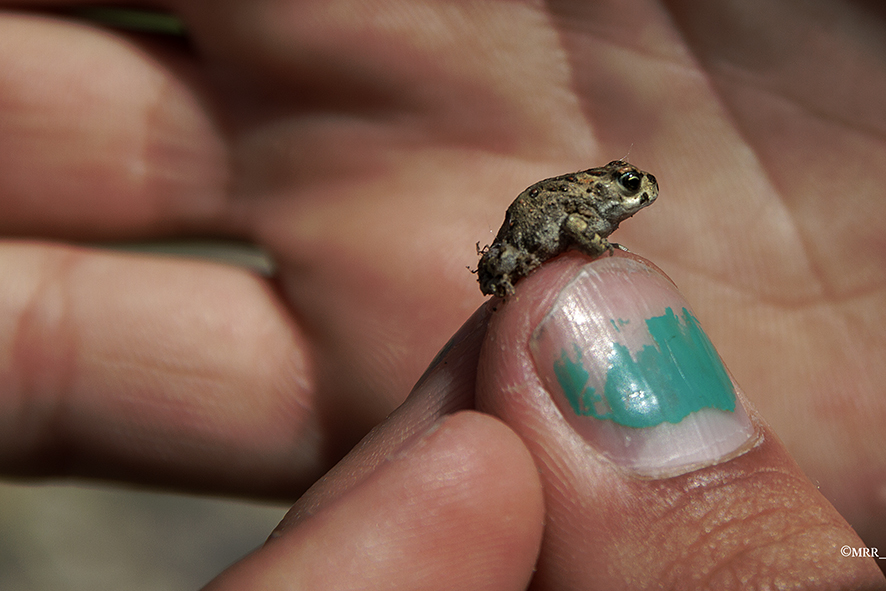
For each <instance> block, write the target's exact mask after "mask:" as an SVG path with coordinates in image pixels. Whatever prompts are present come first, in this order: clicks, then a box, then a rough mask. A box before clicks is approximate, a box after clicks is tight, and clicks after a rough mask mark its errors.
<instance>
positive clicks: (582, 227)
mask: <svg viewBox="0 0 886 591" xmlns="http://www.w3.org/2000/svg"><path fill="white" fill-rule="evenodd" d="M563 231H564V232H565V233H566V235H568V236H569V237H570V238H571V239H572V240H573V242H574V243H575V245H576V246H577V247H578V248H579V250H581V251H582V252H584V253H585V254H587V255H590V256H592V257H596V256H600V255H601V254H603V253H604V252H606V251H607V250H612V245H611V244H609V241H608V240H606V238H604V237H603V236H600V234H598V233H597V232H595V231H594V230H593V229H592V227H591V222H590V220H588V218H586V217H585V216H583V215H581V214H578V213H573V214H570V215H569V217H567V218H566V221H565V222H563Z"/></svg>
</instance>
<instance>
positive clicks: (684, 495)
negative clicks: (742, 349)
mask: <svg viewBox="0 0 886 591" xmlns="http://www.w3.org/2000/svg"><path fill="white" fill-rule="evenodd" d="M477 405H478V408H480V409H482V410H486V411H489V412H491V413H492V414H495V415H497V416H499V417H500V418H502V419H503V420H504V421H505V423H507V424H508V425H509V426H510V427H511V428H512V429H514V430H515V431H516V432H517V433H518V434H519V435H520V436H521V437H522V438H523V440H524V442H525V443H526V445H527V447H528V448H529V450H530V452H531V453H532V455H533V456H534V457H535V461H536V464H537V465H538V466H539V470H540V473H541V477H542V485H543V488H544V491H545V506H546V530H545V537H544V542H543V547H542V552H541V556H540V559H539V564H538V571H537V573H536V576H535V579H534V586H533V589H558V590H563V589H596V588H600V589H621V588H637V589H642V588H652V587H654V588H668V589H671V588H675V589H676V588H747V587H748V586H750V587H754V588H788V587H789V588H798V587H803V588H807V587H814V588H816V589H846V588H853V589H855V588H865V589H872V588H882V587H884V586H886V585H884V583H886V581H884V579H883V575H882V573H881V572H880V570H879V568H878V567H877V564H876V562H875V561H874V560H872V559H870V558H859V557H857V556H856V557H845V556H844V555H843V554H842V553H841V548H844V547H849V548H850V549H851V548H855V549H864V544H863V542H862V541H861V539H859V537H858V536H857V535H856V534H855V532H854V531H853V530H852V528H851V527H850V526H849V525H848V524H847V523H846V521H845V520H844V519H843V518H842V517H841V516H840V515H839V514H838V513H837V511H836V510H835V509H834V508H833V507H832V506H831V505H830V504H829V503H828V502H827V500H825V498H824V497H822V496H821V494H819V492H818V491H817V489H816V488H815V486H814V485H813V484H812V483H811V482H810V481H809V480H808V479H807V478H806V477H805V476H804V475H803V473H802V472H801V471H800V469H799V467H798V466H797V465H796V463H794V461H793V460H792V459H791V457H790V456H789V455H788V453H787V452H786V450H785V448H784V446H783V445H782V443H781V442H780V441H779V440H778V438H777V437H776V436H775V434H774V433H773V432H772V431H771V430H770V428H769V427H768V426H767V425H766V423H765V422H764V421H763V420H762V419H761V418H760V417H759V416H758V415H757V414H756V412H755V411H754V410H753V409H752V408H751V407H750V405H749V404H748V402H747V400H746V399H745V398H744V396H743V395H742V394H741V392H740V391H739V390H738V388H737V387H736V385H735V384H734V382H733V380H732V379H731V377H730V376H729V374H728V372H727V371H726V369H725V368H724V366H723V364H722V362H721V361H720V359H719V357H718V356H717V353H716V351H715V350H714V349H713V346H712V345H711V343H710V341H709V340H708V339H707V337H706V336H705V334H704V332H703V331H702V329H701V327H700V326H699V324H698V321H697V320H696V318H695V317H694V316H693V314H692V312H691V310H690V308H689V305H688V304H687V303H686V301H685V300H684V299H683V297H682V296H681V295H680V293H679V292H678V291H677V289H676V288H675V286H674V285H673V283H671V282H670V280H668V279H667V278H666V277H664V276H663V275H662V274H661V273H660V272H659V271H658V270H656V269H654V268H653V267H651V266H650V265H649V264H648V263H646V262H644V261H642V260H641V259H638V258H636V257H633V256H629V255H624V254H621V253H615V256H611V257H602V258H600V259H597V260H596V261H594V262H591V263H587V259H586V258H585V257H583V256H581V255H578V254H572V253H570V254H567V255H566V256H563V257H560V258H559V259H557V260H555V261H551V263H549V264H548V265H545V266H544V267H543V268H542V269H540V270H539V271H538V272H537V273H535V274H534V275H532V276H531V277H529V278H527V279H525V280H524V281H523V282H522V283H521V284H520V286H519V289H518V292H517V295H516V296H514V297H512V298H510V299H509V300H507V301H505V302H500V303H499V304H498V305H497V311H496V313H495V315H494V317H493V318H492V319H491V321H490V324H489V328H488V331H487V334H486V342H485V343H484V346H483V349H482V352H481V357H480V364H479V375H478V381H477Z"/></svg>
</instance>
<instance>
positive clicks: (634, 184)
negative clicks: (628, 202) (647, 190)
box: [618, 170, 642, 193]
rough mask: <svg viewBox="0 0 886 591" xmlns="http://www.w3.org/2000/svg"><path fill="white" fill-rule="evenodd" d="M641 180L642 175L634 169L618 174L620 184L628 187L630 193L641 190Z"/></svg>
mask: <svg viewBox="0 0 886 591" xmlns="http://www.w3.org/2000/svg"><path fill="white" fill-rule="evenodd" d="M641 180H642V179H640V175H639V174H637V173H636V172H634V171H632V170H629V171H628V172H623V173H621V174H620V175H619V176H618V184H619V185H621V186H622V187H624V188H625V189H627V190H628V192H630V193H636V192H637V191H639V190H640V182H641Z"/></svg>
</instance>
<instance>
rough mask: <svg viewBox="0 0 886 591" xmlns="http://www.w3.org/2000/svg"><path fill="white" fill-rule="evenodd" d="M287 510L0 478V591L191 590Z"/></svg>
mask: <svg viewBox="0 0 886 591" xmlns="http://www.w3.org/2000/svg"><path fill="white" fill-rule="evenodd" d="M287 509H288V507H287V506H282V505H277V506H273V505H259V504H250V503H244V502H237V501H232V500H223V499H207V498H199V497H188V496H182V495H171V494H159V493H154V492H150V493H149V492H140V491H133V490H123V489H112V488H107V487H104V488H99V487H97V486H87V485H60V484H59V485H40V486H26V485H19V484H10V483H2V484H0V589H2V590H3V591H48V590H50V589H52V590H53V591H87V590H88V591H105V590H108V591H110V590H114V591H119V590H121V589H126V590H127V591H159V590H161V589H163V590H164V591H179V590H185V589H187V590H189V591H195V590H196V589H199V588H200V587H202V586H203V585H205V584H206V583H208V582H209V581H210V580H212V578H213V577H215V575H217V574H218V573H220V572H221V571H222V570H223V569H224V568H225V567H227V566H229V565H230V564H232V563H233V562H235V561H236V560H238V559H239V558H242V557H243V556H245V555H246V554H248V553H249V552H250V551H252V550H254V549H255V548H257V547H258V546H260V545H261V544H262V543H263V542H264V541H265V539H266V538H267V537H268V535H269V534H270V533H271V531H272V530H273V529H274V527H275V526H276V525H277V523H278V522H279V521H280V520H281V519H282V518H283V515H285V514H286V511H287Z"/></svg>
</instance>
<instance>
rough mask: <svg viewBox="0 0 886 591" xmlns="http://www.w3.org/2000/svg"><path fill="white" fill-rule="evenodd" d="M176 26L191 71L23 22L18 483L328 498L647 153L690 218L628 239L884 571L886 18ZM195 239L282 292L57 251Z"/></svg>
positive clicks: (285, 19) (232, 277) (191, 17)
mask: <svg viewBox="0 0 886 591" xmlns="http://www.w3.org/2000/svg"><path fill="white" fill-rule="evenodd" d="M31 4H34V5H36V4H37V3H29V2H17V3H10V2H7V3H4V6H7V7H10V6H17V7H24V6H28V5H31ZM39 5H40V6H45V5H46V3H45V2H41V3H39ZM171 6H172V7H173V8H174V9H175V10H176V12H177V13H179V14H180V15H181V16H182V17H183V18H184V19H185V21H186V22H187V24H188V26H189V28H190V29H191V31H192V39H193V46H192V51H189V50H186V49H185V48H182V47H178V46H175V45H174V44H173V46H168V45H165V44H160V43H158V42H156V41H144V42H139V43H135V42H133V41H131V40H129V39H128V38H126V37H122V36H120V35H116V34H113V33H109V32H105V31H99V30H96V29H93V28H90V27H84V26H79V25H72V24H59V23H58V22H55V21H53V20H51V19H35V18H33V17H28V16H21V15H12V14H7V15H4V17H3V19H2V22H0V26H2V27H3V32H2V35H0V39H2V40H3V41H2V43H3V44H4V51H2V52H0V60H4V63H3V64H2V71H3V72H4V82H3V88H2V90H0V101H2V105H3V107H2V113H3V119H2V130H3V133H2V134H0V137H2V140H0V141H2V144H0V146H2V148H0V164H2V169H3V171H4V175H3V177H2V179H0V198H2V200H3V211H4V216H3V220H2V221H0V223H2V226H0V229H2V231H3V233H4V234H5V235H6V236H9V237H20V238H22V239H27V241H24V240H22V241H17V242H13V241H7V242H6V243H5V244H4V245H3V248H2V251H0V252H2V254H0V264H2V269H3V271H2V272H3V275H4V276H5V277H9V278H15V281H8V282H6V283H5V296H4V298H3V300H2V303H3V305H4V314H3V318H6V326H5V328H4V330H3V331H2V334H4V335H7V338H6V341H5V343H4V345H3V348H2V350H3V351H4V359H5V363H4V365H5V366H6V367H8V368H10V369H9V370H8V373H9V379H8V381H7V386H6V387H5V388H4V391H3V397H4V404H3V408H4V411H3V412H4V415H3V417H2V421H3V424H4V429H2V431H0V432H2V433H3V435H2V439H0V458H2V462H3V464H2V465H3V466H4V469H5V470H6V471H7V472H15V473H33V472H41V473H53V474H57V473H78V474H86V475H94V476H102V477H115V478H125V479H128V480H136V481H141V482H150V483H152V484H175V485H179V486H185V487H190V488H198V489H208V490H216V491H217V490H224V491H228V492H239V493H249V494H258V495H275V496H293V495H295V494H298V492H300V491H301V490H303V489H304V488H305V487H306V486H308V485H309V484H310V483H311V482H313V481H314V479H315V478H316V477H317V476H318V475H319V474H321V473H322V472H324V471H325V470H326V469H327V468H328V466H329V465H330V464H331V462H332V461H333V460H334V459H335V458H337V457H338V456H340V455H341V453H343V451H344V450H345V449H347V447H349V446H350V444H351V443H352V442H353V441H355V440H356V439H358V438H359V437H360V436H362V434H363V433H364V432H365V431H366V430H367V429H368V428H369V426H371V425H372V424H375V422H377V421H378V420H379V419H380V418H381V417H382V416H384V415H385V414H386V413H387V412H388V411H389V410H390V409H391V408H393V407H394V406H395V405H396V404H397V403H399V402H400V401H401V400H402V398H403V397H404V396H405V393H406V392H407V391H408V389H409V386H410V385H411V384H412V382H413V381H414V380H415V379H416V378H417V377H418V375H419V374H420V373H421V370H422V368H423V366H424V365H425V364H426V362H427V360H428V359H429V358H430V357H431V356H432V354H433V351H434V349H435V348H436V347H437V345H438V344H439V342H441V341H442V340H444V339H445V338H446V336H447V335H448V334H450V333H451V332H452V331H453V330H454V328H455V327H456V326H457V325H458V324H459V322H460V320H461V319H462V318H464V317H465V316H467V315H468V314H469V313H470V311H471V310H473V309H474V308H475V307H476V306H477V305H478V304H479V302H480V294H479V291H478V290H477V288H476V284H475V283H473V281H472V280H471V278H470V276H468V275H467V274H466V271H465V270H464V267H465V266H466V265H473V264H475V263H476V257H475V255H474V252H473V244H474V242H476V241H477V240H480V241H481V243H482V242H484V241H488V240H489V239H490V238H491V232H494V231H495V230H496V229H497V227H498V224H499V223H500V221H501V212H502V211H503V209H504V206H506V205H507V203H508V202H509V201H510V200H511V199H512V198H513V196H514V195H516V194H517V192H519V191H520V190H522V189H523V188H525V186H527V185H528V184H530V183H532V182H534V181H535V180H538V179H539V178H542V177H544V176H549V175H551V174H557V173H562V172H565V171H569V170H574V169H578V168H582V167H586V166H590V165H595V164H600V163H602V162H605V161H608V160H610V159H612V158H613V157H620V156H622V155H624V153H626V152H628V151H629V150H630V151H631V154H633V155H634V157H635V158H636V160H637V163H638V164H639V165H640V166H641V167H642V168H644V169H646V170H650V171H651V172H653V173H654V174H656V176H657V177H658V179H659V181H660V182H661V185H662V197H661V198H660V199H659V201H658V203H656V204H655V206H654V208H655V212H656V213H655V215H652V214H649V213H648V212H646V213H644V215H639V216H638V217H637V218H636V219H634V220H631V222H630V224H628V225H626V227H625V228H624V230H623V231H622V233H621V234H619V235H617V236H616V237H615V238H616V239H617V240H619V241H622V242H624V243H626V244H628V245H630V247H631V248H632V249H633V250H635V251H637V252H640V253H655V256H654V258H655V261H656V262H657V263H658V264H659V265H660V266H662V267H663V268H665V269H666V270H667V271H668V273H669V275H670V276H671V277H673V278H674V279H675V280H676V282H677V284H678V285H680V286H681V288H682V289H683V290H684V292H685V293H686V294H687V296H688V299H689V300H690V301H692V302H693V304H694V307H695V310H696V312H697V314H698V316H699V318H701V319H702V321H703V322H704V324H705V326H706V328H707V330H708V332H709V334H710V335H711V336H712V339H713V340H714V342H716V343H717V344H718V347H719V349H720V351H721V353H722V354H723V356H724V358H725V359H726V360H727V361H728V363H729V366H730V368H731V369H732V371H733V372H734V374H735V375H736V377H737V379H738V381H739V383H741V384H742V385H743V387H744V388H745V391H747V392H748V395H749V397H750V398H751V399H752V400H753V401H754V402H755V404H756V405H757V406H758V407H759V408H760V410H761V413H762V414H763V416H765V417H766V418H767V420H769V421H770V422H771V423H772V424H773V426H774V428H775V430H776V432H778V433H779V435H780V436H781V437H782V438H783V439H784V440H785V442H786V444H787V446H788V448H789V450H790V451H791V453H792V454H793V455H794V457H796V458H797V459H798V461H799V462H800V464H801V466H802V467H803V469H804V471H805V472H806V473H807V474H808V475H810V476H811V477H812V478H813V480H814V481H815V482H816V483H818V484H820V486H821V488H822V490H823V491H824V493H825V494H826V496H828V498H830V499H831V500H833V501H834V502H835V504H836V505H837V507H838V508H839V509H840V511H841V512H842V513H843V514H844V515H845V516H846V517H847V518H848V519H849V520H850V521H851V522H852V523H853V524H854V525H855V526H856V528H858V529H859V531H860V532H861V533H862V534H863V537H864V538H865V540H866V541H867V542H868V544H870V545H877V544H878V543H879V544H880V545H881V546H884V545H886V542H880V541H879V540H881V539H882V538H879V537H877V536H878V535H879V534H880V532H883V531H886V527H883V526H884V520H886V519H884V508H883V503H882V500H878V497H877V493H876V491H877V490H878V487H879V486H880V485H879V483H880V482H882V475H883V472H884V468H883V464H884V461H883V459H882V457H881V454H880V452H879V450H880V449H882V448H883V443H884V442H883V441H882V438H883V437H884V435H883V434H882V429H881V428H880V426H881V425H882V422H883V420H882V419H883V402H882V397H881V396H880V395H879V391H878V389H877V385H878V384H880V383H882V382H883V377H884V376H883V375H882V373H883V371H884V368H883V364H882V363H877V362H876V360H878V359H882V358H883V348H884V345H883V343H882V342H881V341H882V339H880V338H879V335H878V332H877V331H876V329H875V327H876V326H878V325H879V323H878V322H877V320H878V318H879V316H881V315H882V310H883V309H884V307H883V264H882V259H881V257H879V256H878V250H877V248H878V246H877V245H878V242H877V241H878V236H879V235H880V234H881V233H882V226H883V219H884V209H886V204H884V203H883V200H882V199H879V198H878V197H877V196H876V193H877V191H878V187H879V186H881V184H882V182H878V180H877V177H878V176H879V175H881V174H884V173H883V172H882V171H883V170H884V168H883V167H882V166H881V165H880V159H881V158H882V157H883V150H882V149H881V147H880V146H879V142H878V140H877V139H876V138H877V133H879V131H880V129H881V127H882V121H881V120H880V117H881V116H882V115H881V109H879V104H880V102H879V101H880V98H879V97H880V96H882V91H881V89H882V86H883V85H884V77H883V71H884V67H883V64H882V61H881V58H880V56H882V55H883V52H882V51H879V50H878V49H877V47H878V46H877V43H879V41H878V39H879V38H880V35H882V29H881V27H882V22H881V20H880V19H873V18H866V17H865V14H866V11H872V10H875V9H874V8H870V7H863V6H862V5H859V4H857V3H856V4H851V5H850V4H845V3H836V2H834V3H830V4H827V5H826V6H825V5H822V6H820V7H819V9H818V11H817V12H808V13H805V12H802V11H801V9H800V8H798V7H796V6H794V5H786V4H773V3H770V4H767V5H766V7H763V8H760V7H749V6H748V5H747V4H736V5H735V6H732V5H730V4H727V3H669V4H666V5H664V4H657V3H643V4H638V5H637V6H636V7H635V8H634V9H633V10H625V9H624V7H621V8H619V9H618V10H614V9H612V8H611V7H608V6H605V5H602V4H588V3H574V4H560V5H557V7H555V8H546V9H544V11H542V12H539V9H537V8H536V7H533V6H528V5H525V4H522V3H517V2H510V3H493V4H466V5H463V6H460V7H453V6H449V5H442V4H420V5H417V4H415V3H403V4H402V5H396V4H394V5H392V4H387V5H385V6H384V7H382V8H379V10H378V12H372V5H367V4H366V3H360V5H359V9H356V8H354V6H352V5H348V4H347V3H342V4H330V3H328V2H315V3H306V2H299V3H257V2H249V3H234V2H229V3H219V2H215V3H198V2H180V3H173V4H172V5H171ZM367 10H368V11H369V13H367V12H366V11H367ZM547 11H550V12H547ZM779 11H789V12H779ZM355 14H359V15H369V16H372V18H369V17H367V18H365V19H361V18H352V16H353V15H355ZM838 15H839V17H840V18H836V16H838ZM431 23H433V24H434V25H435V26H433V27H432V26H430V24H431ZM712 23H713V24H712ZM810 40H811V41H815V43H812V44H810V43H809V42H808V41H810ZM859 73H862V74H863V75H862V74H859ZM859 79H862V80H863V82H862V83H860V82H859ZM775 97H781V98H778V99H777V98H775ZM835 196H836V197H835ZM193 235H214V236H218V235H222V236H235V237H244V238H248V239H251V240H254V241H256V242H258V243H260V244H262V245H264V246H265V247H267V248H268V249H269V250H271V251H272V252H273V253H274V254H275V256H276V257H277V259H278V261H279V263H280V269H279V281H278V282H277V284H275V285H274V286H271V285H269V284H267V283H266V282H265V281H263V280H262V279H260V278H257V277H255V276H253V275H251V274H249V273H246V272H242V271H239V270H235V269H229V268H224V267H218V266H215V265H209V264H205V263H198V262H182V261H169V260H161V261H157V260H152V259H146V258H139V257H133V256H124V255H108V254H107V253H101V252H96V251H92V250H86V249H83V248H79V247H72V246H67V245H60V244H57V243H56V242H55V241H59V240H63V241H90V242H92V241H98V240H122V239H148V238H168V237H182V236H185V237H187V236H193ZM823 237H826V238H824V239H823ZM33 239H37V240H38V241H36V242H35V241H33ZM275 287H279V290H276V289H274V288H275ZM825 327H827V328H828V329H829V330H827V331H823V329H824V328H825ZM343 368H344V369H343ZM775 393H777V394H775ZM111 425H113V428H109V426H111Z"/></svg>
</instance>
